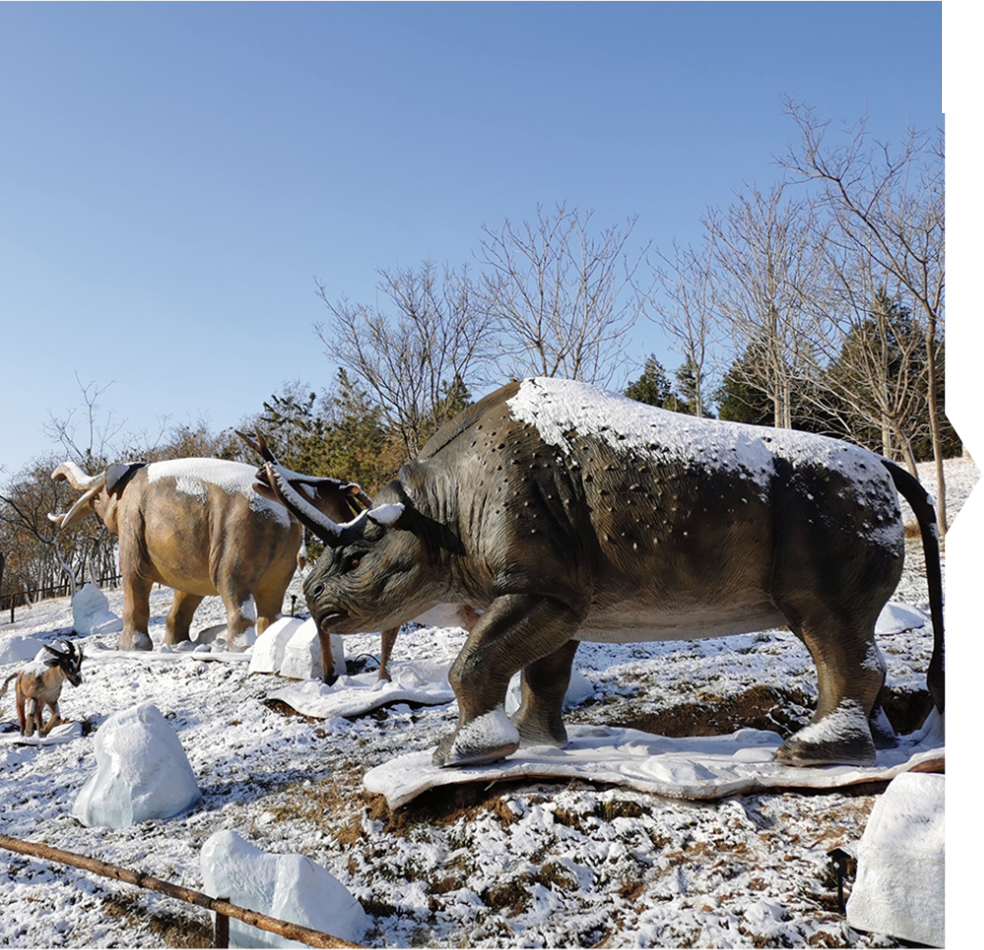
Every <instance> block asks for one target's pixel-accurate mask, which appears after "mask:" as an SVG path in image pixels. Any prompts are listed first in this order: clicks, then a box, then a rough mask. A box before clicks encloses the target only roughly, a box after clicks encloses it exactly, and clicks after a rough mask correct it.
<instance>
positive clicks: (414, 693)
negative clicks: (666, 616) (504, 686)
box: [250, 634, 592, 719]
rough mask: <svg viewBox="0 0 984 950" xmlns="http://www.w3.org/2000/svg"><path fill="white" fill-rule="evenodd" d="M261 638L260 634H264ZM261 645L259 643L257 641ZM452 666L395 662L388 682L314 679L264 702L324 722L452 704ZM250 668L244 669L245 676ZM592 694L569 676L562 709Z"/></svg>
mask: <svg viewBox="0 0 984 950" xmlns="http://www.w3.org/2000/svg"><path fill="white" fill-rule="evenodd" d="M264 636H266V634H264ZM260 639H261V640H262V639H263V638H262V637H261V638H260ZM451 663H452V661H451V660H450V659H445V660H401V661H397V662H395V663H390V664H389V673H390V676H391V677H392V679H391V680H390V681H389V682H387V681H385V680H380V679H379V677H378V675H377V673H375V672H373V673H358V674H356V675H354V676H342V677H340V678H339V679H338V681H337V682H335V683H334V684H332V685H331V686H325V685H324V684H323V683H322V682H320V681H319V680H316V679H312V680H307V681H306V682H302V683H294V684H291V685H290V686H286V687H284V688H283V689H278V690H275V691H274V692H272V693H270V694H269V696H268V698H269V699H279V700H281V702H285V703H287V705H288V706H292V707H293V708H294V709H296V710H297V711H298V712H299V713H302V714H303V715H305V716H314V717H316V718H318V719H330V718H331V717H332V716H343V717H344V716H358V715H361V714H362V713H365V712H369V711H370V710H372V709H375V708H377V707H378V706H387V705H390V704H392V703H419V704H420V705H422V706H440V705H442V704H444V703H450V702H453V701H454V690H452V689H451V684H450V683H449V682H448V670H450V668H451ZM252 669H253V667H252V666H250V670H252ZM519 682H520V681H519V675H518V674H517V675H516V676H514V677H513V679H512V681H511V682H510V684H509V690H508V692H507V695H506V711H507V712H510V713H511V712H514V711H515V710H517V709H518V708H519V704H520V685H519ZM591 693H592V686H591V682H590V680H588V678H587V677H586V676H584V674H583V673H580V672H579V671H577V670H574V671H573V672H572V675H571V684H570V687H569V688H568V690H567V696H566V697H565V700H564V702H565V705H576V704H577V703H580V702H583V701H584V700H585V699H587V698H588V697H589V696H590V695H591Z"/></svg>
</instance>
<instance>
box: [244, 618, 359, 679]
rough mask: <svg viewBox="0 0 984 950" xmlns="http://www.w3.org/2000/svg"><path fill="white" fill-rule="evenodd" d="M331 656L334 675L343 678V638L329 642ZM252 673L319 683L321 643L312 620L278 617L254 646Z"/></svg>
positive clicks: (344, 666)
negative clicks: (270, 674) (276, 675)
mask: <svg viewBox="0 0 984 950" xmlns="http://www.w3.org/2000/svg"><path fill="white" fill-rule="evenodd" d="M331 655H332V658H333V659H334V661H335V674H336V675H338V676H344V675H345V673H346V672H347V671H348V667H347V665H346V663H345V647H344V645H343V644H342V638H341V637H339V636H333V637H332V638H331ZM249 669H250V672H251V673H279V674H280V675H281V676H286V677H288V678H289V679H295V680H309V679H321V641H320V639H319V638H318V627H317V625H316V624H315V622H314V620H312V619H310V618H308V619H307V620H303V621H302V620H298V619H297V618H296V617H281V618H280V620H277V621H276V622H275V623H272V624H270V626H269V627H267V629H266V630H264V631H263V635H262V636H261V637H259V638H258V639H257V641H256V643H255V644H254V645H253V659H252V660H250V664H249Z"/></svg>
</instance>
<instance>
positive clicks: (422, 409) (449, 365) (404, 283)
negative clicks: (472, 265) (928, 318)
mask: <svg viewBox="0 0 984 950" xmlns="http://www.w3.org/2000/svg"><path fill="white" fill-rule="evenodd" d="M379 275H380V282H379V284H378V289H379V291H380V292H381V293H382V294H383V296H385V297H386V298H388V300H389V301H390V304H391V305H392V308H393V310H392V313H393V315H392V316H391V315H389V314H387V313H384V312H383V311H382V310H380V309H379V308H378V307H377V306H375V305H370V304H351V303H349V302H348V301H347V300H344V299H343V300H341V301H339V302H338V303H332V302H331V300H330V299H329V297H328V291H327V290H326V288H325V287H324V286H323V285H319V288H318V294H319V296H320V297H321V299H322V300H323V301H324V303H325V306H326V307H327V308H328V311H329V313H330V314H331V319H330V321H329V322H328V323H327V324H324V323H320V324H317V325H316V327H315V330H316V332H317V334H318V336H319V338H320V339H321V341H322V343H324V344H325V355H326V356H328V357H329V359H331V360H333V361H335V362H337V363H339V364H340V365H341V366H343V367H344V368H346V369H347V370H348V371H350V372H351V373H352V374H353V376H354V377H355V379H356V380H357V381H360V382H362V383H363V384H364V385H365V386H366V388H367V389H368V391H369V393H370V394H371V395H372V396H373V397H374V398H375V399H376V400H377V401H378V402H379V404H380V406H382V407H383V411H384V414H385V417H386V423H387V424H388V425H389V426H390V427H391V428H392V429H394V430H395V431H396V432H398V433H399V436H400V438H401V440H402V442H403V444H404V446H405V450H406V455H407V456H408V457H413V456H416V455H417V454H419V452H420V449H421V446H422V445H423V443H424V441H426V439H427V437H428V436H429V435H430V434H431V433H432V432H433V431H434V430H435V429H436V428H437V427H438V426H439V425H441V424H442V423H444V422H445V421H447V419H448V418H450V416H451V415H453V414H454V413H455V412H456V411H457V410H458V409H460V408H461V406H460V399H458V398H456V397H455V394H456V393H459V394H460V392H461V390H462V387H465V388H467V387H469V386H473V385H478V384H481V383H484V382H485V376H484V374H485V372H486V369H487V367H488V365H489V361H490V359H491V358H492V354H493V352H494V336H493V331H494V324H493V319H492V317H491V315H490V314H489V313H488V311H487V309H486V308H484V307H481V306H478V305H477V300H476V294H475V289H474V286H473V284H472V281H471V277H470V275H469V273H468V270H467V268H463V269H462V270H461V271H455V270H453V269H450V268H448V267H447V266H445V268H444V269H443V272H440V273H439V272H438V268H437V266H436V265H435V264H434V263H433V262H430V261H428V262H425V263H424V264H423V265H421V267H420V269H419V270H413V269H409V268H397V269H395V270H380V271H379Z"/></svg>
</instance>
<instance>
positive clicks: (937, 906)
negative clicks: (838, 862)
mask: <svg viewBox="0 0 984 950" xmlns="http://www.w3.org/2000/svg"><path fill="white" fill-rule="evenodd" d="M945 787H946V778H945V776H943V775H934V774H926V773H921V772H903V773H902V774H901V775H899V776H897V777H896V778H894V779H893V780H892V781H891V783H890V784H889V786H888V788H887V789H886V790H885V792H884V794H883V795H882V796H881V798H879V799H878V801H877V802H875V807H874V808H873V809H872V810H871V817H870V818H869V819H868V824H867V825H866V826H865V829H864V834H863V835H862V836H861V840H860V842H858V850H857V857H858V872H857V877H856V879H855V882H854V888H853V890H852V891H851V896H850V898H849V899H848V901H847V923H848V925H849V926H851V927H853V928H854V929H855V930H863V931H867V932H874V933H879V934H887V935H888V936H890V937H895V938H897V939H902V940H909V941H912V942H914V943H922V944H926V945H928V946H930V947H942V946H944V944H945V940H946V928H945V921H944V880H945V865H946V851H945V847H944V808H943V804H944V792H945Z"/></svg>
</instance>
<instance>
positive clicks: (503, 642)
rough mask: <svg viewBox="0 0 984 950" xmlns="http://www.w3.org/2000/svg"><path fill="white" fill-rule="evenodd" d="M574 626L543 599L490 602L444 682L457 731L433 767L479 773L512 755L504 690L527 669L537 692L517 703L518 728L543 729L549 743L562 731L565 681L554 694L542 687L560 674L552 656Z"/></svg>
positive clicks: (513, 736)
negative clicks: (471, 768) (454, 703)
mask: <svg viewBox="0 0 984 950" xmlns="http://www.w3.org/2000/svg"><path fill="white" fill-rule="evenodd" d="M580 624H581V619H580V617H578V616H577V615H576V614H575V612H574V611H573V610H572V609H571V608H570V607H568V606H567V605H565V604H563V603H561V602H559V601H556V600H552V599H550V598H547V597H536V596H532V595H527V594H512V595H508V596H505V597H500V598H498V599H497V600H495V601H494V602H493V603H492V605H491V606H490V607H489V609H488V610H487V611H486V612H485V613H484V614H482V616H481V617H480V618H479V620H478V621H477V623H476V624H475V626H474V628H473V629H472V632H471V634H470V635H469V637H468V640H467V641H466V642H465V645H464V646H463V647H462V648H461V652H460V653H459V654H458V657H457V659H456V660H455V661H454V663H453V664H452V666H451V670H450V672H449V674H448V679H449V681H450V683H451V687H452V688H453V689H454V693H455V696H456V697H457V699H458V727H457V729H455V731H454V733H453V734H452V735H450V736H447V737H446V738H445V739H443V740H442V741H441V742H440V744H439V745H438V747H437V749H436V750H435V752H434V764H435V765H438V766H442V767H444V766H461V765H481V764H484V763H487V762H494V761H496V760H498V759H501V758H504V757H505V756H507V755H509V754H511V753H512V752H515V751H516V749H518V748H519V745H520V741H521V739H522V738H523V736H522V733H521V731H520V728H518V727H517V726H516V725H514V724H513V723H512V722H510V720H509V717H508V716H507V715H506V713H505V699H506V690H507V688H508V686H509V680H510V679H511V678H512V676H513V674H514V673H516V672H517V671H518V670H523V669H526V668H527V667H530V666H533V668H534V674H533V682H534V683H535V684H536V687H535V688H533V689H531V691H530V694H529V695H530V699H529V702H527V701H526V700H525V699H524V703H523V707H524V708H525V709H526V713H525V715H524V713H523V710H522V709H521V710H520V713H519V716H518V719H519V723H520V725H521V726H522V727H523V728H526V729H527V730H528V731H529V732H530V734H531V735H532V734H534V733H536V732H542V731H543V729H544V728H546V730H547V732H548V734H550V735H552V736H553V734H554V733H556V732H557V731H558V727H559V730H561V731H562V730H563V723H562V722H561V721H560V716H561V709H562V703H563V697H564V692H565V691H566V689H567V681H566V679H565V682H564V684H563V689H561V690H560V692H559V693H557V691H556V689H554V688H553V687H552V686H551V687H549V688H548V687H547V686H546V680H547V679H548V678H549V674H550V672H551V671H553V672H555V673H556V672H560V670H561V669H562V667H563V666H564V662H563V661H561V662H560V663H558V661H557V659H556V658H555V655H556V654H557V653H558V652H559V651H560V652H561V653H563V651H562V648H563V647H564V646H565V644H567V643H568V641H569V640H570V639H571V638H572V637H573V636H574V634H575V633H576V632H577V629H578V627H579V626H580ZM574 650H576V646H575V647H574V648H573V649H572V650H571V651H570V658H569V659H567V660H566V670H567V672H566V677H567V678H569V677H570V662H571V660H573V656H574V652H573V651H574ZM545 657H546V658H550V660H549V661H548V662H547V663H545V664H543V663H538V661H540V660H543V659H544V658H545ZM561 678H564V677H563V675H562V674H561ZM554 707H555V708H554ZM555 738H558V737H556V736H555ZM559 741H561V742H563V741H566V740H565V738H560V739H559Z"/></svg>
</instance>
